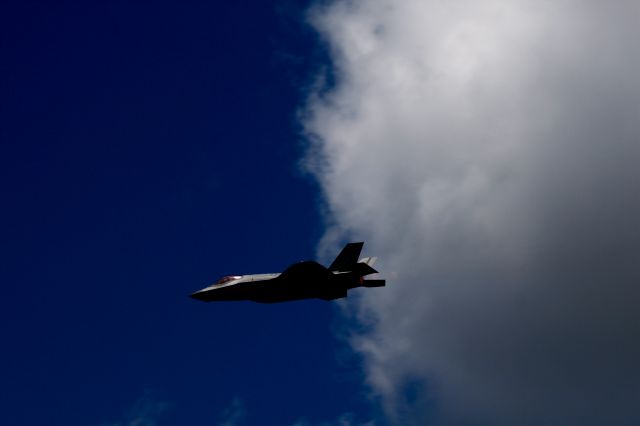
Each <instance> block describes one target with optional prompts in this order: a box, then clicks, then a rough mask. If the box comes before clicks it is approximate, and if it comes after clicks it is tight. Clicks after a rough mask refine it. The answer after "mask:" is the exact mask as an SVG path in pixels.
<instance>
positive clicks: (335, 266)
mask: <svg viewBox="0 0 640 426" xmlns="http://www.w3.org/2000/svg"><path fill="white" fill-rule="evenodd" d="M363 245H364V243H362V242H361V243H349V244H347V245H346V246H344V248H343V249H342V251H341V252H340V254H339V255H338V257H336V259H335V260H334V261H333V263H331V265H330V266H329V270H330V271H331V272H343V271H351V270H353V268H354V266H355V265H356V264H357V263H358V258H359V257H360V252H361V251H362V246H363Z"/></svg>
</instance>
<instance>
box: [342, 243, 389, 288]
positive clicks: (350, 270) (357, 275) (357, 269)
mask: <svg viewBox="0 0 640 426" xmlns="http://www.w3.org/2000/svg"><path fill="white" fill-rule="evenodd" d="M363 245H364V243H349V244H347V245H346V246H344V248H343V249H342V251H341V252H340V254H339V255H338V257H336V259H335V260H334V261H333V263H331V265H330V266H329V271H331V272H333V273H334V274H337V275H339V276H343V277H344V279H346V280H347V281H346V282H345V285H346V288H347V289H352V288H355V287H384V286H385V284H386V282H385V280H379V279H374V280H365V279H364V277H365V276H367V275H371V274H375V273H377V272H378V271H376V270H375V269H373V264H374V263H375V262H376V258H375V257H365V258H362V259H360V260H358V258H359V257H360V252H361V251H362V246H363Z"/></svg>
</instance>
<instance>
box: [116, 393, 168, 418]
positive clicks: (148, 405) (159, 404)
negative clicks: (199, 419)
mask: <svg viewBox="0 0 640 426" xmlns="http://www.w3.org/2000/svg"><path fill="white" fill-rule="evenodd" d="M169 408H171V404H170V403H168V402H164V401H160V400H158V399H157V398H156V397H155V396H154V395H153V393H152V392H151V391H149V390H147V391H145V392H144V394H143V395H142V396H141V397H140V399H138V400H137V401H136V402H135V403H134V404H133V406H132V407H131V408H130V409H129V410H128V411H127V412H126V413H125V416H124V419H123V420H122V421H120V422H116V423H109V424H106V423H105V424H103V425H104V426H156V425H157V424H158V421H159V420H160V419H161V418H162V415H163V414H164V413H165V412H166V411H167V410H168V409H169Z"/></svg>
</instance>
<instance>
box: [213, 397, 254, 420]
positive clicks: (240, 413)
mask: <svg viewBox="0 0 640 426" xmlns="http://www.w3.org/2000/svg"><path fill="white" fill-rule="evenodd" d="M246 417H247V410H246V408H245V406H244V404H243V403H242V401H241V400H240V399H239V398H234V399H233V401H231V405H230V406H229V407H227V408H226V409H225V410H224V411H222V413H221V414H220V420H219V421H218V426H238V425H242V424H244V423H245V418H246Z"/></svg>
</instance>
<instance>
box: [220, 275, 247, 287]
mask: <svg viewBox="0 0 640 426" xmlns="http://www.w3.org/2000/svg"><path fill="white" fill-rule="evenodd" d="M240 278H242V275H227V276H226V277H222V278H220V279H219V280H218V281H217V282H216V285H220V284H226V283H228V282H229V281H233V280H239V279H240Z"/></svg>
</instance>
